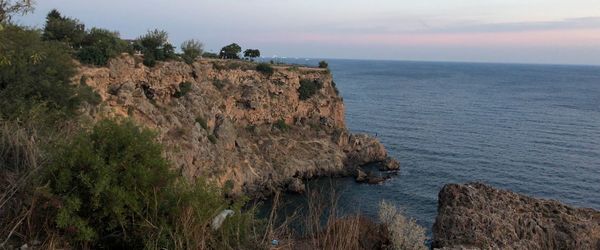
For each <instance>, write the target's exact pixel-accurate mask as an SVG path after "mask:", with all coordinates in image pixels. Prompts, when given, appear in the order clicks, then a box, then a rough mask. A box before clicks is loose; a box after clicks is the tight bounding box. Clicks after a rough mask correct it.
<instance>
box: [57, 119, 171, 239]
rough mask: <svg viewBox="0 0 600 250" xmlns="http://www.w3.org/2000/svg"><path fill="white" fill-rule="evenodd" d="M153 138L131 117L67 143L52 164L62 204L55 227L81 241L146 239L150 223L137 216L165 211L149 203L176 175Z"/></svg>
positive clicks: (100, 126)
mask: <svg viewBox="0 0 600 250" xmlns="http://www.w3.org/2000/svg"><path fill="white" fill-rule="evenodd" d="M154 138H155V137H154V134H153V133H152V132H150V131H148V130H144V129H140V128H138V127H137V126H135V125H134V124H133V123H132V122H124V123H122V124H119V123H117V122H114V121H109V120H104V121H101V122H99V123H98V124H97V125H96V126H95V127H94V128H93V130H92V131H90V132H83V133H81V134H80V135H79V136H77V137H76V138H75V139H74V140H73V141H70V142H68V143H67V144H66V145H64V146H62V147H61V148H60V149H59V150H58V152H57V153H56V154H55V155H56V158H55V159H54V161H53V164H51V165H50V166H49V167H48V179H49V181H50V186H49V187H50V190H51V193H53V194H54V195H55V196H56V197H57V199H59V200H60V202H61V203H62V205H61V206H60V207H58V208H57V212H56V226H57V227H58V228H60V229H62V230H64V231H65V234H67V235H68V236H69V238H70V239H71V240H72V241H74V242H78V243H89V242H96V243H97V244H99V246H110V245H113V246H119V245H123V246H125V245H130V246H139V245H141V244H143V242H144V239H145V238H146V237H147V235H145V234H144V233H143V228H144V227H149V226H150V225H147V224H145V223H140V224H136V221H144V219H147V218H148V217H149V216H150V215H149V214H148V213H155V212H160V211H148V209H153V208H149V207H147V206H148V204H150V203H151V202H153V199H154V198H156V195H159V196H163V195H165V194H164V193H161V192H162V191H161V190H165V189H166V188H168V184H169V183H170V182H172V179H173V175H172V174H171V173H170V172H169V170H168V164H167V161H166V160H165V159H163V158H162V156H161V153H162V148H161V146H160V145H158V144H156V143H155V142H154ZM157 192H158V193H157ZM111 235H113V236H112V237H111ZM106 236H109V237H108V238H106Z"/></svg>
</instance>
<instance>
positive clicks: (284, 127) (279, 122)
mask: <svg viewBox="0 0 600 250" xmlns="http://www.w3.org/2000/svg"><path fill="white" fill-rule="evenodd" d="M274 127H275V128H277V129H279V130H281V131H282V132H287V131H288V130H290V125H287V123H285V120H284V119H283V118H282V119H279V120H277V123H275V125H274Z"/></svg>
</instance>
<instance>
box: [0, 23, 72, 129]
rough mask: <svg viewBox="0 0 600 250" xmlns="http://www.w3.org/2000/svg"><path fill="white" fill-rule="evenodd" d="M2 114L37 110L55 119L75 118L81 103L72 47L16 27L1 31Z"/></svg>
mask: <svg viewBox="0 0 600 250" xmlns="http://www.w3.org/2000/svg"><path fill="white" fill-rule="evenodd" d="M0 44H2V45H3V46H0V55H2V62H0V117H2V118H5V119H18V118H20V119H27V116H28V115H30V114H29V113H30V111H31V110H34V109H42V110H45V112H40V113H44V115H45V116H46V117H48V119H50V120H52V121H56V120H60V119H64V118H68V117H72V116H73V115H74V114H75V113H76V112H77V108H78V106H79V103H80V99H79V98H78V97H77V95H76V89H75V86H72V85H71V84H70V83H71V78H72V77H73V76H74V74H75V65H74V64H73V60H72V59H71V56H70V49H69V48H68V47H66V46H65V45H64V44H61V43H58V42H49V41H42V40H41V37H40V34H39V32H37V31H35V30H27V29H24V28H20V27H16V26H7V27H5V28H4V29H3V30H1V31H0Z"/></svg>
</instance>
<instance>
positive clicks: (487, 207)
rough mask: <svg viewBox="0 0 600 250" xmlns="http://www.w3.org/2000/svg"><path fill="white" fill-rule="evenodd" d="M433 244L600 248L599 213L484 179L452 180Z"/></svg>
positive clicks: (442, 200) (442, 198)
mask: <svg viewBox="0 0 600 250" xmlns="http://www.w3.org/2000/svg"><path fill="white" fill-rule="evenodd" d="M432 246H433V247H434V248H444V249H461V247H462V248H463V249H464V248H481V249H600V212H598V211H595V210H593V209H585V208H574V207H570V206H566V205H564V204H561V203H560V202H557V201H553V200H544V199H536V198H531V197H527V196H524V195H520V194H517V193H513V192H510V191H505V190H500V189H495V188H492V187H490V186H487V185H485V184H481V183H469V184H465V185H458V184H449V185H446V186H444V187H443V188H442V190H441V191H440V193H439V197H438V215H437V218H436V221H435V224H434V226H433V242H432Z"/></svg>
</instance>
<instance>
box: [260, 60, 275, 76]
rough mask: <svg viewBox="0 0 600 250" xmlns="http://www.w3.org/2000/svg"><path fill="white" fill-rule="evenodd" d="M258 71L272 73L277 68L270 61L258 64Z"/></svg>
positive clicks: (266, 73)
mask: <svg viewBox="0 0 600 250" xmlns="http://www.w3.org/2000/svg"><path fill="white" fill-rule="evenodd" d="M256 71H258V72H261V73H263V74H265V75H272V74H273V72H274V71H275V70H274V69H273V67H272V66H271V65H270V64H268V63H259V64H258V65H256Z"/></svg>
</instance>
